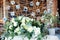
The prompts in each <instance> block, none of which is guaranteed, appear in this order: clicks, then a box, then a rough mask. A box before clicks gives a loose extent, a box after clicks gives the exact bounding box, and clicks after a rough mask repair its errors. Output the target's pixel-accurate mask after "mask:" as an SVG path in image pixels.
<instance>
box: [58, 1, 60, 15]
mask: <svg viewBox="0 0 60 40" xmlns="http://www.w3.org/2000/svg"><path fill="white" fill-rule="evenodd" d="M58 9H59V10H58V12H59V16H60V0H58Z"/></svg>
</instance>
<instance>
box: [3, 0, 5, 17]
mask: <svg viewBox="0 0 60 40" xmlns="http://www.w3.org/2000/svg"><path fill="white" fill-rule="evenodd" d="M3 13H4V17H5V0H3Z"/></svg>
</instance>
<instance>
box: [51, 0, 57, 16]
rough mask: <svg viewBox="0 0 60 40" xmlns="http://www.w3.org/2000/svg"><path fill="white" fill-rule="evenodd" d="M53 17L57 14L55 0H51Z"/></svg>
mask: <svg viewBox="0 0 60 40" xmlns="http://www.w3.org/2000/svg"><path fill="white" fill-rule="evenodd" d="M52 9H53V15H54V16H55V15H56V13H57V0H53V7H52Z"/></svg>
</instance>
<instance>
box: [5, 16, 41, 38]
mask: <svg viewBox="0 0 60 40" xmlns="http://www.w3.org/2000/svg"><path fill="white" fill-rule="evenodd" d="M38 22H39V21H38ZM38 22H37V21H36V20H35V19H31V18H29V17H22V16H19V17H17V18H12V19H11V21H10V23H9V25H8V26H6V27H9V28H7V34H9V35H8V37H10V36H11V37H12V38H14V37H15V36H18V35H19V36H20V35H25V37H26V38H28V39H32V37H33V35H34V37H37V39H38V35H40V34H41V30H40V26H41V23H40V22H39V24H38ZM37 25H38V26H37ZM40 36H41V35H40ZM26 38H24V39H26Z"/></svg>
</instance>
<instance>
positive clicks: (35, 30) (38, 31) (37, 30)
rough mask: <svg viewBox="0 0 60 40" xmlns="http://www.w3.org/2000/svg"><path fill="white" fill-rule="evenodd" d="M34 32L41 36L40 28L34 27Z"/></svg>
mask: <svg viewBox="0 0 60 40" xmlns="http://www.w3.org/2000/svg"><path fill="white" fill-rule="evenodd" d="M34 32H35V35H39V34H40V33H41V32H40V28H36V27H34Z"/></svg>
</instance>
